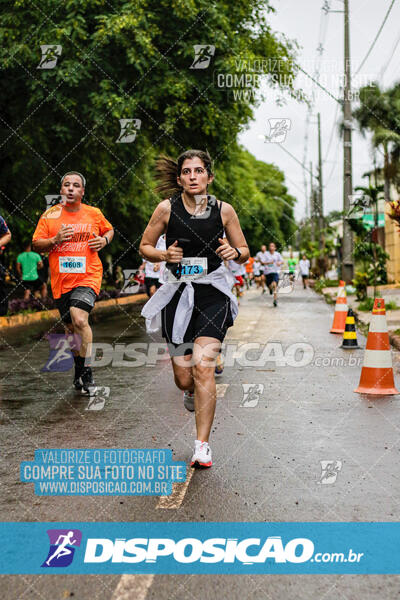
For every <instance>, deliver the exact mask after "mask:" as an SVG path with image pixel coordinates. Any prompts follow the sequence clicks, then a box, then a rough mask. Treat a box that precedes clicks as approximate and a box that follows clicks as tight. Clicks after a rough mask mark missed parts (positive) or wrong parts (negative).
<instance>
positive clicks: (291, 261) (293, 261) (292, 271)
mask: <svg viewBox="0 0 400 600" xmlns="http://www.w3.org/2000/svg"><path fill="white" fill-rule="evenodd" d="M287 262H288V268H289V279H290V281H294V278H295V275H296V266H297V263H298V262H299V260H298V258H296V257H294V256H293V250H292V249H290V255H289V258H288V261H287Z"/></svg>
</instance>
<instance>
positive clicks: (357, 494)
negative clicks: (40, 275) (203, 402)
mask: <svg viewBox="0 0 400 600" xmlns="http://www.w3.org/2000/svg"><path fill="white" fill-rule="evenodd" d="M332 317H333V309H332V307H330V306H327V305H326V304H325V302H324V301H323V300H321V298H320V297H319V296H318V295H317V294H315V293H314V292H312V291H311V290H305V291H304V290H303V289H302V288H301V286H300V284H299V283H298V284H297V285H296V288H295V290H294V291H293V292H292V293H291V294H286V295H284V296H281V298H280V300H279V305H278V307H277V308H274V307H273V306H272V300H271V297H270V296H269V294H265V295H263V296H261V295H260V292H259V291H258V290H250V291H249V292H246V293H245V296H244V298H242V299H241V306H240V312H239V316H238V318H237V321H236V323H235V326H234V327H233V328H231V329H230V330H229V334H228V336H227V339H226V343H227V344H228V346H229V348H231V350H230V352H232V351H233V350H232V349H233V348H234V345H235V344H236V350H237V347H238V345H239V344H243V343H253V344H256V343H258V344H259V348H258V349H257V348H256V347H253V348H248V352H247V355H246V356H245V357H244V356H243V353H242V356H241V358H239V360H238V359H236V360H235V361H231V363H232V362H233V364H232V366H227V367H226V369H225V371H224V373H223V375H222V376H221V377H219V379H218V384H219V388H218V390H219V396H220V397H219V398H218V402H217V412H216V418H215V425H214V429H213V435H212V438H211V440H210V443H211V446H212V450H213V459H214V466H213V468H212V469H210V470H208V471H196V472H194V473H190V475H191V477H190V481H189V483H188V485H187V486H183V487H182V486H181V487H182V489H181V490H180V495H179V496H178V497H177V499H175V500H174V501H173V503H172V505H171V504H170V505H169V504H168V501H165V500H164V501H160V499H159V498H156V497H95V498H90V497H74V498H69V497H60V496H56V497H38V496H35V495H34V492H33V485H32V484H27V483H21V482H20V481H19V466H20V462H21V461H22V460H33V457H34V451H35V449H37V448H60V447H63V448H84V447H87V448H94V447H97V448H127V447H128V448H149V447H150V448H171V449H172V450H173V455H174V458H175V459H176V460H183V461H186V462H187V461H189V460H190V457H191V453H192V446H193V439H194V429H193V427H194V415H193V414H192V413H188V412H187V411H186V410H185V409H184V407H183V403H182V397H181V392H179V391H178V390H177V389H176V388H175V385H174V383H173V380H172V370H171V368H170V365H169V362H168V361H165V360H164V361H158V362H157V363H156V364H153V365H148V364H147V365H142V366H139V367H137V366H136V367H135V366H116V365H117V363H118V361H119V360H122V358H123V352H124V349H125V347H126V346H124V345H127V344H132V343H135V342H140V343H146V342H148V341H149V337H148V336H147V335H146V333H145V331H144V323H143V320H142V319H141V318H140V317H139V316H138V313H137V312H136V313H129V314H128V313H125V312H124V311H123V310H121V314H120V315H119V316H116V317H113V318H110V319H109V320H106V321H102V322H100V323H97V324H96V325H95V342H97V343H99V344H109V346H108V347H109V348H112V347H114V350H113V352H114V354H113V358H114V366H113V364H112V363H111V364H109V365H108V366H104V367H99V368H96V369H95V370H94V373H95V379H96V383H97V384H98V385H100V386H106V387H109V388H110V393H109V396H108V397H106V398H105V404H104V408H103V409H102V410H98V411H94V410H87V406H88V399H87V398H82V397H81V396H76V394H74V392H73V390H72V388H71V380H72V371H69V372H66V373H44V372H41V371H40V369H41V368H42V367H43V365H44V364H45V363H46V359H47V357H48V353H49V350H48V348H49V346H48V342H47V341H46V340H43V339H42V340H40V339H39V338H38V336H36V337H34V338H26V337H25V335H23V336H19V337H18V338H16V339H15V341H14V342H13V341H12V340H10V339H7V342H5V340H4V339H2V345H1V349H0V364H1V377H0V386H1V387H0V408H1V413H0V417H1V421H0V424H1V429H0V431H1V462H0V482H1V495H0V511H1V520H3V521H123V522H125V521H129V522H132V521H399V519H400V500H399V498H400V481H399V477H398V462H399V450H400V410H399V408H400V405H399V396H395V397H385V398H379V399H375V400H369V399H367V398H365V397H362V396H360V395H358V394H354V393H353V390H354V388H355V387H356V386H357V384H358V381H359V377H360V371H361V360H362V356H363V351H362V350H355V351H353V352H351V353H350V356H351V357H352V362H351V364H350V365H349V362H350V361H349V353H348V352H347V353H346V351H344V350H342V349H341V348H339V346H340V343H341V339H340V337H338V336H336V335H332V334H330V333H329V329H330V326H331V322H332ZM152 341H153V342H154V343H161V342H162V339H161V338H160V337H159V336H153V339H152ZM359 342H360V343H361V345H365V339H364V338H363V337H362V336H361V335H359ZM116 344H117V345H118V347H117V349H116V350H115V347H116ZM266 344H269V346H268V353H269V360H267V359H268V357H266V356H265V354H264V359H263V360H260V356H261V354H262V353H263V352H266V351H265V345H266ZM294 344H297V346H293V345H294ZM242 350H243V349H242ZM304 350H306V354H305V355H304V354H303V351H304ZM237 352H238V353H239V354H240V350H237ZM118 353H119V354H118ZM285 357H286V358H285ZM246 359H247V363H246ZM257 359H258V362H257ZM278 359H280V360H278ZM125 360H127V357H125ZM343 361H345V362H343ZM260 363H261V364H260ZM285 363H286V364H285ZM298 365H300V366H298ZM301 365H303V366H301ZM398 383H400V382H398ZM256 385H257V386H258V387H256V388H255V387H254V386H256ZM249 386H252V387H253V395H252V396H251V397H250V398H249V397H248V396H246V390H248V387H249ZM321 461H330V462H331V463H333V465H334V468H335V470H336V479H335V477H333V479H335V480H334V481H333V482H332V483H330V482H329V483H326V479H325V481H324V477H323V470H322V468H323V464H324V463H322V465H321ZM0 585H1V587H2V589H3V590H4V589H7V593H6V596H4V597H5V598H7V600H17V599H20V598H21V599H22V598H24V599H25V598H37V599H42V600H43V599H46V600H47V599H49V600H62V599H65V598H69V597H74V598H76V599H79V600H111V599H112V600H127V599H129V600H130V599H134V598H135V599H136V598H137V599H142V598H143V599H144V598H157V599H160V600H173V599H181V598H185V599H186V598H188V599H193V600H194V599H196V600H197V599H199V600H200V599H202V600H203V599H204V598H221V599H222V598H223V599H225V598H226V599H229V600H236V599H237V600H239V599H242V598H249V599H252V600H253V599H254V600H256V599H257V600H258V599H260V598H265V599H273V600H275V599H278V598H279V599H280V598H282V597H283V598H286V599H287V600H292V599H293V600H303V599H304V600H306V599H307V600H309V599H310V598H324V600H330V599H332V600H333V599H337V598H343V599H345V600H349V599H353V598H357V599H358V598H363V599H370V598H371V599H372V598H373V599H375V598H376V599H377V598H381V597H384V598H385V599H389V598H390V599H391V598H397V597H398V596H399V594H400V579H399V576H393V575H386V576H378V575H358V576H352V575H345V576H342V575H323V576H322V575H285V576H281V575H258V576H249V575H223V576H222V575H191V576H186V575H179V576H172V575H159V576H122V578H121V576H120V575H115V576H110V575H109V576H100V575H97V576H83V575H80V576H76V575H75V576H73V575H62V576H61V575H56V576H55V575H53V576H52V577H47V576H46V575H29V576H28V575H24V576H21V575H19V576H2V578H1V582H0Z"/></svg>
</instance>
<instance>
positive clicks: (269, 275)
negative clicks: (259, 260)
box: [265, 273, 279, 287]
mask: <svg viewBox="0 0 400 600" xmlns="http://www.w3.org/2000/svg"><path fill="white" fill-rule="evenodd" d="M273 281H276V283H279V273H267V275H265V283H266V284H267V286H268V287H269V286H270V285H271V283H272V282H273Z"/></svg>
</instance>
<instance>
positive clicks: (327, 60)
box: [239, 0, 400, 219]
mask: <svg viewBox="0 0 400 600" xmlns="http://www.w3.org/2000/svg"><path fill="white" fill-rule="evenodd" d="M391 2H392V0H380V1H379V2H376V1H374V0H349V6H350V59H351V65H352V80H353V82H352V89H353V90H355V89H356V88H357V87H361V86H362V85H365V84H366V83H367V82H368V81H378V82H379V85H380V86H381V87H383V89H386V88H388V87H391V86H392V85H393V84H394V83H395V82H397V81H399V80H400V71H399V67H400V27H399V23H400V0H395V2H394V5H393V7H392V10H391V12H390V15H389V17H388V19H387V21H386V23H385V25H384V28H383V30H382V32H381V34H380V37H379V38H378V40H377V42H376V44H375V46H374V47H373V49H372V51H371V53H370V55H369V57H368V58H367V60H366V61H365V63H364V65H363V66H362V68H361V69H360V71H359V73H358V75H357V76H355V73H356V71H357V70H358V67H359V66H360V64H361V63H362V61H363V59H364V57H365V55H366V54H367V52H368V50H369V48H370V46H371V44H372V42H373V40H374V38H375V36H376V34H377V32H378V29H379V27H380V25H381V23H382V22H383V20H384V17H385V14H386V12H387V10H388V8H389V6H390V4H391ZM324 4H326V0H280V1H278V0H275V2H272V6H274V8H275V9H276V13H275V14H272V15H270V16H269V17H268V19H269V22H270V24H271V27H272V30H273V31H274V32H276V33H283V34H284V35H285V36H286V37H287V38H289V39H292V40H296V41H297V43H298V44H299V46H300V48H299V50H298V56H297V62H298V63H299V64H300V66H301V67H302V68H303V69H304V70H305V71H307V72H308V73H310V74H311V75H313V73H314V72H315V69H316V68H318V63H319V64H320V68H319V72H320V82H321V83H323V85H324V87H326V89H327V90H328V91H329V92H330V93H331V94H332V95H333V96H335V97H336V98H337V97H339V94H340V90H339V86H340V81H341V74H342V73H343V46H344V41H343V40H344V26H343V24H344V17H343V13H333V12H329V13H327V14H326V13H325V11H323V10H322V7H323V6H324ZM328 4H329V5H330V9H331V10H332V11H333V10H338V11H342V10H343V2H342V0H328ZM320 44H321V46H322V48H323V50H322V51H320V52H318V51H317V48H318V47H319V46H320ZM295 86H296V87H301V88H302V89H303V90H304V91H305V92H306V93H307V94H308V95H311V93H312V90H313V89H314V90H315V92H316V96H315V104H314V107H313V109H312V113H311V116H310V119H309V126H308V128H307V126H306V123H307V112H308V109H307V106H306V105H305V104H302V103H300V102H298V101H297V100H295V99H291V98H290V97H289V95H288V94H286V93H285V94H282V93H278V92H276V91H273V90H272V89H271V88H268V87H265V88H263V89H264V90H265V93H266V99H265V101H264V102H262V103H261V105H260V106H259V107H258V108H257V109H256V110H255V113H254V116H255V118H254V121H252V122H251V123H250V126H249V128H248V129H247V130H246V131H244V132H243V133H242V134H241V136H240V138H239V141H240V142H241V144H243V146H244V147H245V148H247V149H248V150H249V151H250V152H251V153H252V154H253V155H254V156H256V158H257V159H259V160H263V161H265V162H268V163H274V164H275V165H276V166H278V167H279V168H280V169H281V170H282V171H283V173H284V174H285V180H286V185H287V187H288V189H289V193H290V194H292V195H293V196H295V197H296V199H297V203H296V207H295V215H296V218H297V219H300V218H302V217H304V216H305V214H306V200H305V191H304V189H305V188H304V169H303V168H302V166H301V164H306V165H307V168H309V162H310V161H312V162H313V165H314V168H315V169H316V167H317V161H318V132H317V113H318V112H320V114H321V139H322V156H323V159H324V161H323V166H322V172H323V183H324V198H323V203H324V214H327V213H329V212H330V211H332V210H342V209H343V141H342V139H341V138H340V137H339V133H338V126H337V123H338V122H339V121H340V120H341V118H342V109H341V107H340V105H339V104H338V103H337V102H336V100H334V99H333V98H332V97H331V96H330V95H329V94H328V93H326V92H324V91H322V90H320V89H319V88H318V87H316V86H315V85H314V86H313V84H312V82H311V80H310V79H308V78H307V77H306V76H304V75H302V76H301V78H300V79H299V80H298V83H297V84H296V83H295ZM277 97H281V98H282V97H283V99H284V102H285V104H284V105H282V106H279V105H277V103H276V100H277ZM355 106H356V103H354V104H353V108H354V107H355ZM269 119H280V120H282V119H289V120H290V124H289V121H285V123H286V124H288V125H289V126H290V128H288V130H287V133H286V137H285V139H284V141H282V142H281V143H272V142H266V141H265V136H268V135H270V124H269ZM273 123H274V122H273ZM307 131H308V141H307V144H306V152H305V135H306V133H307ZM352 142H353V188H354V187H355V186H357V185H367V179H366V178H363V177H362V175H363V173H365V172H366V171H368V170H370V169H371V168H372V166H373V159H372V152H371V144H370V140H369V138H368V137H363V136H362V135H361V134H360V133H359V132H358V131H357V129H355V130H353V138H352ZM289 153H290V154H291V155H292V156H290V154H289ZM304 158H305V162H304V163H303V161H304ZM296 159H297V160H296ZM297 161H298V162H297ZM382 162H383V161H382V155H381V154H380V153H378V155H377V163H378V165H380V164H382ZM299 163H301V164H299ZM306 178H307V185H308V189H309V180H310V175H309V173H306Z"/></svg>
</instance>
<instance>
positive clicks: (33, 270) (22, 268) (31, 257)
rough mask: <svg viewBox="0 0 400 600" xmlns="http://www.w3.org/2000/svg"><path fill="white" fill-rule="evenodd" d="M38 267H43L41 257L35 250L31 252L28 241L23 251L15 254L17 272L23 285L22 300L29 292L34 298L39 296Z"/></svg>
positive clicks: (25, 298)
mask: <svg viewBox="0 0 400 600" xmlns="http://www.w3.org/2000/svg"><path fill="white" fill-rule="evenodd" d="M38 269H43V261H42V257H41V256H40V254H38V253H37V252H32V247H31V242H28V243H27V244H25V247H24V251H23V252H21V254H18V256H17V273H18V275H19V277H20V279H21V280H22V284H23V287H24V300H28V299H29V297H30V295H31V294H32V296H33V297H34V298H39V296H40V290H41V288H42V281H41V280H40V278H39V274H38Z"/></svg>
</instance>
